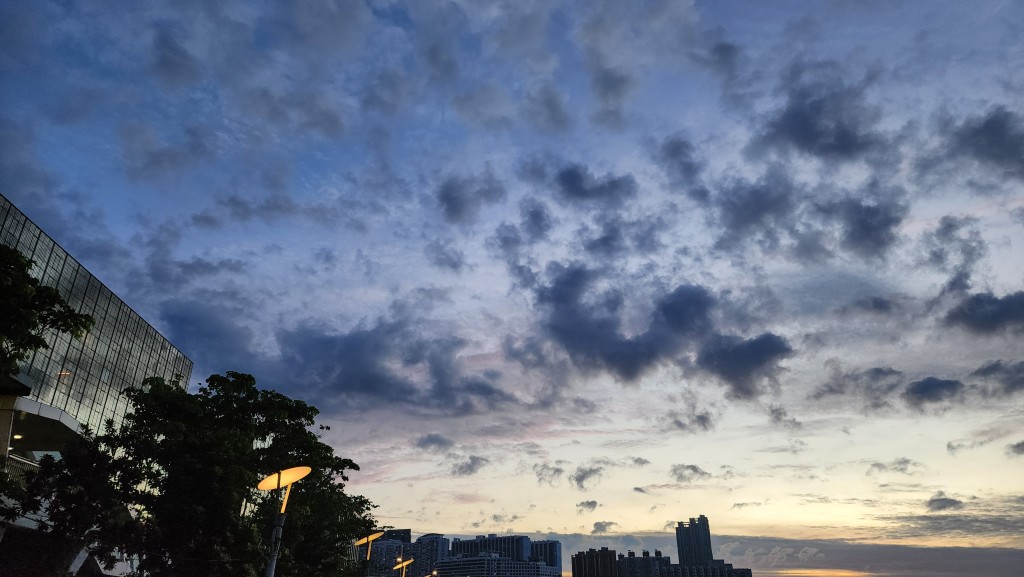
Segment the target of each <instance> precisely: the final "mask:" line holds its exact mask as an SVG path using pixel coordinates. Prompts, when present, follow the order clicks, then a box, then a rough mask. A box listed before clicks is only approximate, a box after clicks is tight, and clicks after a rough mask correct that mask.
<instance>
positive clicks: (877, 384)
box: [808, 362, 903, 413]
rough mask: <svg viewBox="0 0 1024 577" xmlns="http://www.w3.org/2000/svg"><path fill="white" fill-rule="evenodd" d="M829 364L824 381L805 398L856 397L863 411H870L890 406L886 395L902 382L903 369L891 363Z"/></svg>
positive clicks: (897, 388) (892, 392)
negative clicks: (847, 366) (855, 366)
mask: <svg viewBox="0 0 1024 577" xmlns="http://www.w3.org/2000/svg"><path fill="white" fill-rule="evenodd" d="M829 365H831V375H830V376H829V379H828V381H827V382H825V383H824V384H822V385H819V386H818V387H817V388H816V389H815V390H814V392H812V393H811V394H810V395H808V398H809V399H812V400H822V399H829V398H840V399H843V398H846V397H852V398H854V399H857V400H859V401H860V403H861V404H862V408H863V410H864V411H865V412H868V413H873V412H876V411H880V410H884V409H889V408H891V407H892V404H891V403H890V398H891V397H892V395H893V394H895V392H896V391H898V390H899V389H900V387H901V386H902V383H903V373H901V372H900V371H897V370H896V369H893V368H891V367H873V368H870V369H866V370H851V371H843V370H842V369H841V368H840V367H839V366H838V364H837V363H835V362H830V363H829Z"/></svg>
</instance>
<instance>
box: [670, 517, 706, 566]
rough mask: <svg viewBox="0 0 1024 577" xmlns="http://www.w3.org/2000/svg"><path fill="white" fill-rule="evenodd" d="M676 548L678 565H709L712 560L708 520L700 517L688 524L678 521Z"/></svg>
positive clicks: (691, 518) (691, 519)
mask: <svg viewBox="0 0 1024 577" xmlns="http://www.w3.org/2000/svg"><path fill="white" fill-rule="evenodd" d="M676 548H677V550H678V552H679V564H680V565H710V564H711V561H712V560H714V554H713V553H712V552H711V528H710V526H709V525H708V518H707V517H705V516H704V515H701V516H699V517H697V518H696V519H694V518H693V517H690V522H689V523H686V522H683V521H679V523H678V524H677V525H676Z"/></svg>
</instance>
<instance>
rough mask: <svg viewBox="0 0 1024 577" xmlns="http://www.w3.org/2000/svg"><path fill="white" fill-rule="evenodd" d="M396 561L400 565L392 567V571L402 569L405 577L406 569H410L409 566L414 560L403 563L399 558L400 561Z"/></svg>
mask: <svg viewBox="0 0 1024 577" xmlns="http://www.w3.org/2000/svg"><path fill="white" fill-rule="evenodd" d="M396 561H398V564H397V565H395V566H394V567H392V568H391V569H392V570H394V569H401V570H402V577H405V568H406V567H408V566H409V564H410V563H412V562H413V560H412V559H406V560H405V561H402V558H401V557H399V558H398V559H396Z"/></svg>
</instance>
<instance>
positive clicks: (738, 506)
mask: <svg viewBox="0 0 1024 577" xmlns="http://www.w3.org/2000/svg"><path fill="white" fill-rule="evenodd" d="M761 505H763V503H760V502H757V501H753V502H749V503H733V504H732V507H729V509H730V510H732V509H746V508H748V507H760V506H761Z"/></svg>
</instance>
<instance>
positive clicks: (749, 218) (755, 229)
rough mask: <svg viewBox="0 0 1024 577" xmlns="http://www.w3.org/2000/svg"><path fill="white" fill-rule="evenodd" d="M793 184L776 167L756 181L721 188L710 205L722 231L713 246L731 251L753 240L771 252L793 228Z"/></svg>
mask: <svg viewBox="0 0 1024 577" xmlns="http://www.w3.org/2000/svg"><path fill="white" fill-rule="evenodd" d="M797 193H798V188H797V185H796V184H794V183H793V182H792V180H791V179H790V178H789V176H788V175H787V173H786V171H785V170H784V169H783V168H782V167H780V166H777V165H773V166H771V167H770V168H769V169H768V171H767V172H766V173H765V174H764V175H762V176H761V178H760V179H758V180H756V181H748V180H736V181H733V182H730V183H728V184H727V185H724V186H721V187H720V188H719V189H718V190H717V192H716V194H715V195H714V196H713V197H712V198H711V200H710V202H711V205H712V207H713V208H714V210H715V214H716V216H717V224H718V226H719V227H720V228H721V229H722V232H721V233H720V235H719V238H718V241H717V242H716V243H715V246H716V247H717V248H720V249H726V250H733V249H738V248H741V247H742V245H743V243H744V241H748V240H757V241H758V242H759V243H760V244H761V246H763V247H765V248H766V249H769V250H774V249H775V248H776V247H778V246H779V244H780V242H781V239H782V235H783V234H784V233H785V232H786V231H788V230H790V229H791V228H792V226H793V223H792V222H791V221H792V216H793V214H794V212H795V211H796V209H797V207H798V206H799V198H798V195H797Z"/></svg>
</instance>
